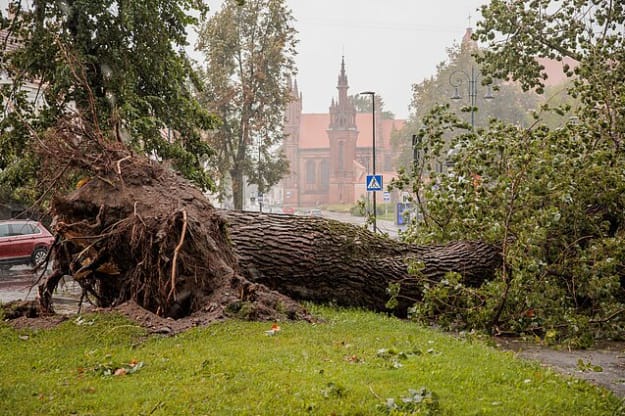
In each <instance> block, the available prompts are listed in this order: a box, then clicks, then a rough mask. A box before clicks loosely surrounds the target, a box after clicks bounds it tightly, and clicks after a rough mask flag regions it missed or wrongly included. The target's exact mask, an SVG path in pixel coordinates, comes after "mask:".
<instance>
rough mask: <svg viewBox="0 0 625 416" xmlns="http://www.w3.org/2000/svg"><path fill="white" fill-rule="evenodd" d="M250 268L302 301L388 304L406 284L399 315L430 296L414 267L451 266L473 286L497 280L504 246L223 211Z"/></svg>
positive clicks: (430, 271)
mask: <svg viewBox="0 0 625 416" xmlns="http://www.w3.org/2000/svg"><path fill="white" fill-rule="evenodd" d="M221 214H222V215H223V216H224V217H225V219H226V221H227V224H228V228H229V237H230V239H231V241H232V243H233V247H234V249H235V252H236V253H237V254H238V255H239V257H240V259H239V264H240V266H241V270H243V274H244V275H245V276H246V277H247V278H248V279H249V280H251V281H253V282H258V283H262V284H264V285H267V286H268V287H270V288H272V289H274V290H277V291H279V292H281V293H283V294H285V295H288V296H290V297H292V298H294V299H296V300H310V301H316V302H333V303H336V304H338V305H344V306H362V307H366V308H370V309H374V310H385V309H386V307H385V304H386V302H387V301H388V299H389V294H388V293H387V288H388V287H389V284H391V283H400V285H401V289H400V294H399V297H398V301H399V305H398V307H397V310H396V313H398V314H399V315H403V314H405V313H406V310H407V308H408V307H410V306H412V304H413V303H414V302H416V301H418V300H419V299H421V297H422V283H420V281H419V280H418V279H416V278H415V277H414V276H411V275H410V274H409V273H408V265H409V264H410V262H411V261H421V262H423V264H424V266H425V268H424V269H423V270H422V271H421V273H422V274H423V276H425V277H426V278H427V279H429V280H434V281H440V280H441V279H442V278H443V277H444V276H445V274H446V273H447V272H450V271H454V272H458V273H460V274H462V276H463V279H464V281H465V282H466V283H467V284H470V285H479V284H481V283H482V282H483V281H484V280H487V279H489V278H492V277H493V275H494V272H495V270H496V269H497V268H498V267H499V266H500V265H501V248H500V247H498V246H495V245H491V244H486V243H482V242H456V243H451V244H448V245H444V246H424V247H423V246H416V245H410V244H404V243H401V242H399V241H396V240H392V239H390V238H387V237H384V236H381V235H379V234H374V233H372V232H370V231H368V230H366V229H364V228H362V227H357V226H354V225H351V224H345V223H342V222H339V221H335V220H330V219H324V218H310V217H298V216H292V215H278V214H259V213H251V212H245V213H243V212H237V211H221Z"/></svg>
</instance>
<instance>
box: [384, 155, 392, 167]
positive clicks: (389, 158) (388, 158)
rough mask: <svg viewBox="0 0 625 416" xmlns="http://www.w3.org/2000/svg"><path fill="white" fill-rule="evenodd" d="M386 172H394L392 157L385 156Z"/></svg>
mask: <svg viewBox="0 0 625 416" xmlns="http://www.w3.org/2000/svg"><path fill="white" fill-rule="evenodd" d="M384 170H386V171H390V170H393V159H392V157H391V155H384Z"/></svg>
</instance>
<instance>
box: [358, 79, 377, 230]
mask: <svg viewBox="0 0 625 416" xmlns="http://www.w3.org/2000/svg"><path fill="white" fill-rule="evenodd" d="M360 95H370V96H371V116H372V117H371V119H372V120H373V141H372V147H373V176H375V92H374V91H363V92H361V93H360ZM376 215H377V211H376V193H375V191H373V232H374V233H375V232H377V226H376Z"/></svg>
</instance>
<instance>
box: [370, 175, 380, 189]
mask: <svg viewBox="0 0 625 416" xmlns="http://www.w3.org/2000/svg"><path fill="white" fill-rule="evenodd" d="M382 187H383V186H382V175H367V191H381V190H382Z"/></svg>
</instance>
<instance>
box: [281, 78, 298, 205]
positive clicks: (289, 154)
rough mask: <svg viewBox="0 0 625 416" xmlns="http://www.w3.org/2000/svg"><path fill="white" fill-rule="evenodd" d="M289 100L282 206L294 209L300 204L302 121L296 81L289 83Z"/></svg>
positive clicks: (286, 119)
mask: <svg viewBox="0 0 625 416" xmlns="http://www.w3.org/2000/svg"><path fill="white" fill-rule="evenodd" d="M289 84H290V88H291V100H290V101H289V103H288V104H287V107H286V113H285V116H284V136H285V138H284V153H285V155H286V158H287V160H289V161H290V163H291V166H289V174H288V175H287V176H286V177H285V178H284V179H283V180H282V184H283V189H284V195H283V205H284V206H285V207H293V208H296V207H298V206H299V203H300V187H299V183H298V182H299V175H298V172H300V166H299V161H300V157H299V144H300V143H299V142H300V124H301V120H302V94H301V93H300V92H299V89H298V87H297V80H294V81H293V82H291V81H289Z"/></svg>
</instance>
